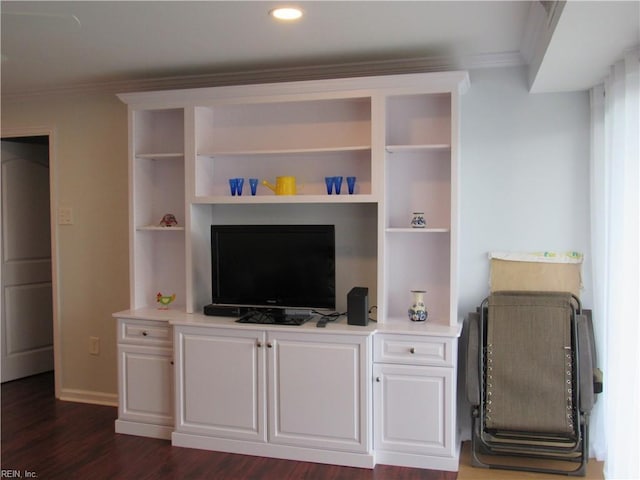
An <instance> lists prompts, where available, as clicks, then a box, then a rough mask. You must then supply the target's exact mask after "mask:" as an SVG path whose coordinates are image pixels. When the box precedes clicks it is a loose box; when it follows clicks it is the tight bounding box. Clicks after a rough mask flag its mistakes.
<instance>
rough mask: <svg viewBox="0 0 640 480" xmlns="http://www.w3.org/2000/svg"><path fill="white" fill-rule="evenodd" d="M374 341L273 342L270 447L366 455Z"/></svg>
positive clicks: (305, 337)
mask: <svg viewBox="0 0 640 480" xmlns="http://www.w3.org/2000/svg"><path fill="white" fill-rule="evenodd" d="M367 342H368V337H354V336H350V337H345V336H340V335H331V336H329V335H314V334H300V333H276V334H269V336H268V345H271V347H269V352H268V361H269V389H268V390H269V400H270V405H269V441H270V442H272V443H279V444H287V445H293V446H304V447H315V448H327V449H332V450H346V451H359V452H366V451H367V449H368V429H367V417H368V410H369V409H368V404H367V385H368V382H369V377H368V375H367V365H368V363H369V356H368V352H369V350H370V349H369V348H368V346H367V345H368V344H367Z"/></svg>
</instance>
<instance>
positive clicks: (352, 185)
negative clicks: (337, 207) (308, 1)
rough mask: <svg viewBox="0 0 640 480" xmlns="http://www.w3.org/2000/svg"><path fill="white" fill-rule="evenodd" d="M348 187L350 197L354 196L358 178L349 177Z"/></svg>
mask: <svg viewBox="0 0 640 480" xmlns="http://www.w3.org/2000/svg"><path fill="white" fill-rule="evenodd" d="M347 187H349V195H353V192H355V191H356V177H347Z"/></svg>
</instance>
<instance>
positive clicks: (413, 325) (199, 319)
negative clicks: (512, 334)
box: [113, 307, 462, 337]
mask: <svg viewBox="0 0 640 480" xmlns="http://www.w3.org/2000/svg"><path fill="white" fill-rule="evenodd" d="M113 316H114V317H115V318H128V319H134V320H150V321H159V322H167V323H169V324H171V325H175V326H180V325H186V326H198V327H211V328H239V329H245V330H247V329H260V330H270V331H289V332H301V333H302V332H304V333H312V332H313V333H318V334H332V333H333V334H335V333H339V334H342V335H345V334H346V335H371V334H374V333H376V332H377V333H384V334H397V335H402V334H404V335H427V336H440V337H458V336H459V335H460V332H461V331H462V323H459V324H458V325H456V326H453V327H452V326H449V325H442V324H438V323H433V322H429V320H427V321H426V322H411V321H410V320H404V321H399V320H393V321H389V322H385V323H380V324H378V323H377V322H369V324H368V325H367V326H358V325H349V324H347V317H346V316H341V317H340V318H339V319H338V320H337V321H335V322H328V323H327V326H326V327H324V328H318V327H316V322H315V319H312V320H310V321H308V322H307V323H305V324H303V325H299V326H295V325H274V324H256V323H237V322H236V320H237V318H236V317H213V316H207V315H204V314H202V313H186V312H185V311H184V310H180V309H179V308H178V307H174V308H170V309H168V310H161V309H158V308H151V307H150V308H141V309H136V310H123V311H121V312H117V313H114V314H113ZM318 318H320V317H319V316H318Z"/></svg>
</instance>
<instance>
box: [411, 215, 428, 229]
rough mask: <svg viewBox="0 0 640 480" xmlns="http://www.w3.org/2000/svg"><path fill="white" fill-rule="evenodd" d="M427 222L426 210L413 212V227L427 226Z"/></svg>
mask: <svg viewBox="0 0 640 480" xmlns="http://www.w3.org/2000/svg"><path fill="white" fill-rule="evenodd" d="M426 226H427V222H426V221H425V219H424V212H413V217H411V228H425V227H426Z"/></svg>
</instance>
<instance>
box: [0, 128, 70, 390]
mask: <svg viewBox="0 0 640 480" xmlns="http://www.w3.org/2000/svg"><path fill="white" fill-rule="evenodd" d="M38 136H47V137H48V138H49V210H50V212H49V213H50V218H51V220H50V229H51V291H52V296H53V298H52V300H53V312H52V313H53V373H54V379H55V380H54V383H55V397H56V398H60V392H61V383H62V382H61V379H62V353H61V351H60V346H61V344H62V342H61V338H60V335H61V328H60V318H61V315H60V305H61V302H60V289H59V278H60V277H59V268H58V265H59V263H58V260H59V259H58V222H57V218H58V215H57V211H58V189H57V186H58V182H57V171H58V168H57V166H58V164H57V162H56V156H55V152H56V148H55V146H56V131H55V128H53V127H32V128H3V129H2V132H1V137H2V139H3V140H4V139H5V138H12V137H38ZM0 228H1V227H0ZM0 275H1V272H0Z"/></svg>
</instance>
